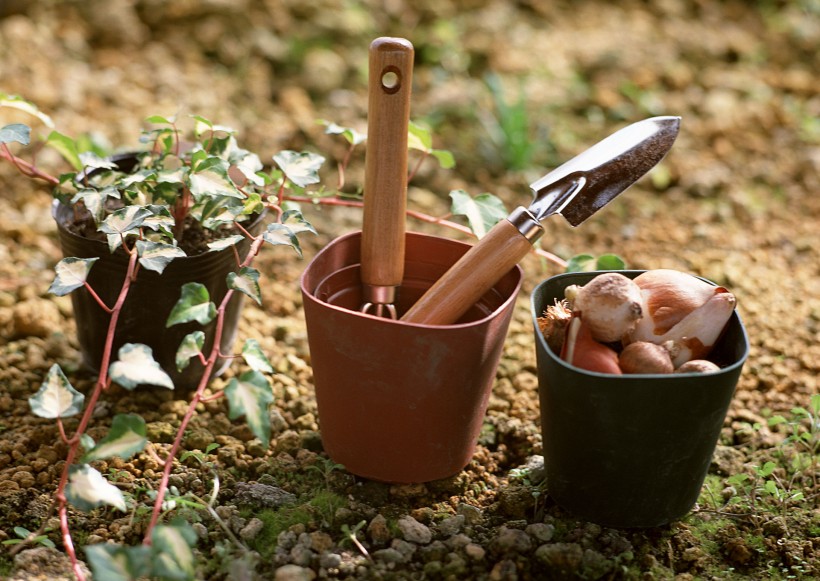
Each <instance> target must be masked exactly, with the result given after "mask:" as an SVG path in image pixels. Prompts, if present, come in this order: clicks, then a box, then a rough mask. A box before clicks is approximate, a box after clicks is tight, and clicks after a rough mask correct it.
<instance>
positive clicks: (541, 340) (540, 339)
mask: <svg viewBox="0 0 820 581" xmlns="http://www.w3.org/2000/svg"><path fill="white" fill-rule="evenodd" d="M607 272H617V273H620V274H623V275H624V276H627V277H629V278H635V277H636V276H638V275H639V274H641V273H644V272H646V270H639V269H625V270H596V271H583V272H563V273H561V274H556V275H554V276H551V277H549V278H547V279H545V280H543V281H541V282H540V283H539V284H538V285H537V286H536V287H535V288H534V289H533V290H532V293H531V294H530V314H531V316H532V321H533V325H534V327H535V340H536V342H537V343H538V344H539V345H540V346H541V348H542V349H543V350H544V351H545V352H546V353H547V356H548V357H549V358H550V359H551V360H552V361H553V363H556V364H558V365H560V366H561V367H563V368H564V369H565V370H567V371H573V372H575V373H578V374H579V375H586V376H590V377H598V378H603V377H605V378H608V379H611V380H612V381H619V382H630V383H632V384H634V383H635V382H636V380H637V381H641V382H643V381H651V380H657V379H665V380H667V381H669V380H670V379H672V380H673V379H675V378H692V377H693V376H700V375H703V374H702V373H698V372H690V373H675V374H669V373H624V374H623V375H614V374H611V373H601V372H599V371H589V370H587V369H581V368H580V367H576V366H575V365H570V364H569V363H567V362H566V361H564V360H563V359H561V358H560V357H558V356H557V355H556V354H555V353H554V352H553V351H552V349H550V347H549V345H547V340H546V338H545V337H544V335H543V333H541V332H539V330H538V317H540V316H541V314H540V313H538V312H537V309H536V295H537V294H539V290H540V289H541V288H542V287H544V286H546V285H547V284H552V283H555V282H556V281H559V282H560V281H561V280H562V279H568V280H572V279H577V278H585V277H588V276H591V275H596V276H597V275H598V274H604V273H607ZM689 274H691V273H689ZM692 276H695V277H697V278H699V279H700V280H702V281H704V282H707V283H709V284H710V285H712V286H715V287H716V286H720V285H718V284H717V283H715V282H714V281H711V280H709V279H708V278H704V277H702V276H698V275H695V274H693V275H692ZM733 319H737V325H738V327H739V330H740V335H741V337H742V339H743V352H742V353H741V355H740V356H739V357H738V358H737V360H736V361H734V362H733V363H730V364H729V365H727V366H725V367H721V368H720V370H719V371H715V372H713V373H710V374H708V375H709V376H715V375H720V374H724V373H731V372H734V371H735V370H737V369H738V368H740V367H742V366H743V364H744V363H745V362H746V359H747V358H748V356H749V349H750V347H749V336H748V334H747V333H746V327H745V326H744V325H743V321H742V320H741V318H740V314H739V313H738V312H737V309H735V310H734V312H733V313H732V316H731V318H730V319H729V322H728V323H727V325H729V324H731V323H732V320H733Z"/></svg>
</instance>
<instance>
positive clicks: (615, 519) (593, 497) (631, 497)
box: [532, 271, 749, 528]
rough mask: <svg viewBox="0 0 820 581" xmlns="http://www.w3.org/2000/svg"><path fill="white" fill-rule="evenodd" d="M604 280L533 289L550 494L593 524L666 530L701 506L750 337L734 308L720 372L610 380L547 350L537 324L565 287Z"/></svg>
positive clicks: (569, 279) (558, 280)
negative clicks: (709, 470)
mask: <svg viewBox="0 0 820 581" xmlns="http://www.w3.org/2000/svg"><path fill="white" fill-rule="evenodd" d="M621 272H622V274H624V275H626V276H628V277H630V278H635V277H636V276H638V275H639V274H640V273H641V272H642V271H621ZM598 274H600V272H583V273H568V274H561V275H558V276H554V277H552V278H550V279H547V280H545V281H544V282H542V283H541V284H540V285H538V286H537V287H536V288H535V290H534V291H533V293H532V316H533V324H534V327H535V336H536V338H535V345H536V356H537V362H538V387H539V396H540V400H541V431H542V434H543V447H544V463H545V467H546V473H547V489H548V491H549V495H550V496H551V497H552V498H553V499H554V500H555V501H556V502H557V503H558V504H559V505H560V506H562V507H563V508H565V509H566V510H568V511H570V512H571V513H573V514H574V515H576V516H578V517H581V518H584V519H586V520H588V521H591V522H595V523H598V524H601V525H605V526H611V527H619V528H632V527H654V526H660V525H664V524H667V523H669V522H672V521H674V520H677V519H679V518H681V517H682V516H684V515H685V514H686V513H688V512H689V510H691V508H692V507H693V506H694V504H695V502H696V501H697V497H698V494H699V493H700V489H701V486H702V485H703V481H704V479H705V478H706V473H707V470H708V468H709V464H710V461H711V458H712V454H713V452H714V449H715V445H716V444H717V441H718V437H719V435H720V431H721V428H722V426H723V422H724V419H725V417H726V412H727V411H728V408H729V403H730V402H731V399H732V395H733V394H734V391H735V387H736V385H737V381H738V378H739V377H740V372H741V369H742V368H743V363H744V362H745V360H746V357H747V356H748V353H749V341H748V338H747V336H746V331H745V329H744V327H743V323H742V322H741V320H740V317H739V316H738V314H737V312H735V313H734V314H732V317H731V319H730V321H729V323H728V325H727V327H726V329H725V331H724V333H723V335H722V336H721V338H720V340H719V341H718V343H717V344H716V345H715V347H714V349H713V351H712V353H711V354H710V356H709V359H711V360H712V361H714V362H715V363H717V364H718V365H720V366H721V370H720V371H718V372H714V373H708V374H696V373H682V374H669V375H608V374H602V373H595V372H590V371H585V370H583V369H579V368H577V367H574V366H571V365H569V364H568V363H566V362H565V361H563V360H561V359H560V358H559V356H558V355H557V354H556V353H554V352H553V351H552V350H551V349H550V348H549V347H548V346H547V343H546V340H545V339H544V337H543V335H542V334H541V332H540V331H539V329H538V322H537V320H536V319H537V318H538V317H539V316H541V315H542V314H543V312H544V310H545V309H546V307H547V306H549V305H552V304H554V301H555V299H559V300H560V299H563V298H564V289H565V288H566V287H567V286H569V285H572V284H577V285H583V284H586V283H587V282H588V281H589V280H591V279H592V278H593V277H594V276H596V275H598Z"/></svg>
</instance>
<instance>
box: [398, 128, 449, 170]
mask: <svg viewBox="0 0 820 581" xmlns="http://www.w3.org/2000/svg"><path fill="white" fill-rule="evenodd" d="M407 148H408V149H416V150H418V151H423V152H424V153H426V154H427V155H431V156H433V157H434V158H436V160H437V161H438V164H439V165H440V166H441V167H442V168H443V169H452V168H453V167H455V165H456V159H455V157H453V154H452V153H450V152H449V151H446V150H444V149H433V135H432V133H431V132H430V130H429V129H427V128H425V127H422V126H421V125H417V124H415V123H413V122H412V121H410V123H409V125H408V128H407Z"/></svg>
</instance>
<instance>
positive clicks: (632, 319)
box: [565, 272, 643, 343]
mask: <svg viewBox="0 0 820 581" xmlns="http://www.w3.org/2000/svg"><path fill="white" fill-rule="evenodd" d="M565 294H566V296H567V298H568V299H570V300H571V301H572V310H573V312H575V313H580V316H581V319H583V321H584V325H585V326H587V327H588V329H589V331H590V333H591V334H592V337H593V338H594V339H595V340H596V341H602V342H604V343H610V342H613V341H620V340H621V339H622V338H623V337H624V336H625V335H627V334H628V333H629V332H630V331H632V330H633V329H634V328H635V324H636V323H637V322H638V320H639V319H640V318H641V316H642V313H643V310H642V306H641V305H642V302H643V298H642V296H641V289H640V288H639V287H638V286H637V285H636V284H635V283H634V282H633V281H632V279H629V278H627V277H625V276H624V275H622V274H620V273H617V272H607V273H604V274H599V275H598V276H596V277H595V278H593V279H592V280H590V281H589V282H588V283H586V284H585V285H584V286H582V287H577V286H571V287H568V288H567V289H566V290H565Z"/></svg>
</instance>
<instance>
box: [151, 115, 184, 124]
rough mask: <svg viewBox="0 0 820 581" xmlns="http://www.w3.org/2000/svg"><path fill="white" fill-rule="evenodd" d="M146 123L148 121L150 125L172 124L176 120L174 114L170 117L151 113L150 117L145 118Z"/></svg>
mask: <svg viewBox="0 0 820 581" xmlns="http://www.w3.org/2000/svg"><path fill="white" fill-rule="evenodd" d="M145 122H146V123H150V124H151V125H173V124H174V123H176V122H177V117H176V115H172V116H171V117H163V116H162V115H151V116H150V117H146V118H145Z"/></svg>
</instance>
